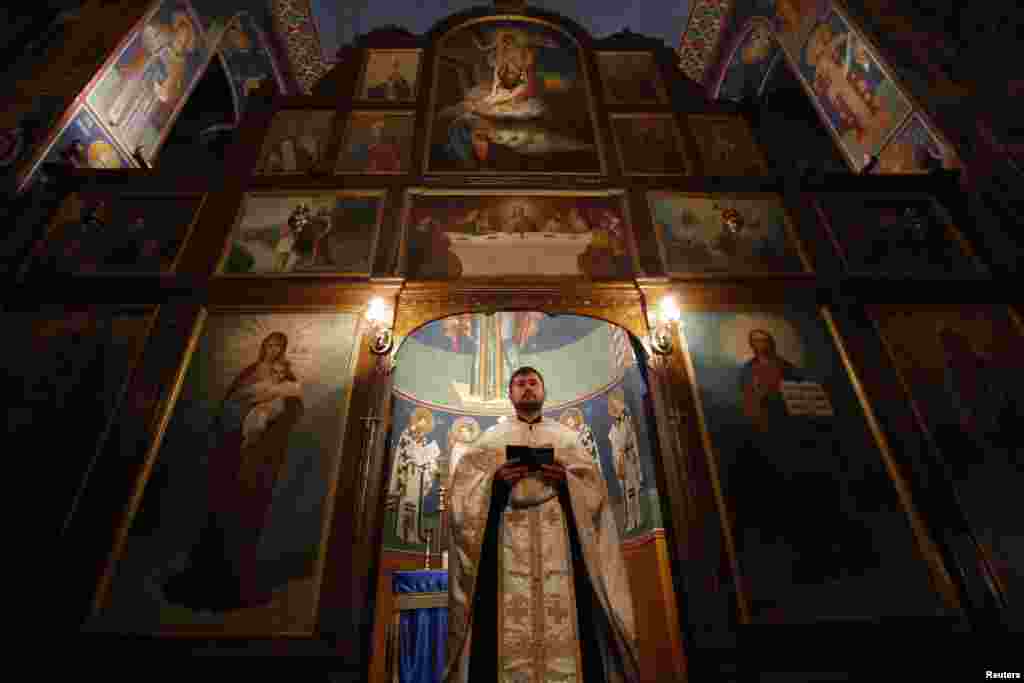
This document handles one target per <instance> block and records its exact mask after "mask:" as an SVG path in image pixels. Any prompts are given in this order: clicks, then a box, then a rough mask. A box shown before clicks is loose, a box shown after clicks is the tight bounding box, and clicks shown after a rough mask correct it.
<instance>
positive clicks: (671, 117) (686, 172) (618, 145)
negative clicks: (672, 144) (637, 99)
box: [608, 112, 694, 177]
mask: <svg viewBox="0 0 1024 683" xmlns="http://www.w3.org/2000/svg"><path fill="white" fill-rule="evenodd" d="M640 118H655V119H666V120H668V121H670V122H671V124H672V136H673V137H674V138H675V141H676V149H677V150H678V151H679V159H680V161H682V166H683V168H682V170H681V171H633V170H630V169H629V168H627V167H626V155H625V154H624V153H623V148H624V147H626V145H627V144H628V143H627V142H625V141H622V140H620V139H619V131H618V129H617V128H616V127H615V122H616V121H617V120H622V119H640ZM608 122H609V124H610V128H611V133H612V140H613V143H614V145H615V153H616V155H617V157H618V160H619V169H620V170H621V171H622V175H625V176H639V177H644V176H647V177H652V176H657V177H665V176H674V177H679V176H692V175H693V174H694V168H693V162H692V161H691V160H690V159H689V158H688V157H687V155H686V143H685V142H684V141H683V135H682V132H681V131H680V130H679V121H678V120H677V119H676V117H675V114H670V113H661V112H633V113H629V114H609V115H608Z"/></svg>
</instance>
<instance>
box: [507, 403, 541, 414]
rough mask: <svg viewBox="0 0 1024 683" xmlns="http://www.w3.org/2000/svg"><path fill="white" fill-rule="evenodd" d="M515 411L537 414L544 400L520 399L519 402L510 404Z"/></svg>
mask: <svg viewBox="0 0 1024 683" xmlns="http://www.w3.org/2000/svg"><path fill="white" fill-rule="evenodd" d="M512 405H513V406H514V407H515V409H516V412H517V413H520V414H522V415H536V414H539V413H540V411H541V409H542V408H543V407H544V401H537V400H533V401H520V402H519V403H513V404H512Z"/></svg>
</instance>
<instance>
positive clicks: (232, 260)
mask: <svg viewBox="0 0 1024 683" xmlns="http://www.w3.org/2000/svg"><path fill="white" fill-rule="evenodd" d="M384 194H385V192H383V191H345V192H324V193H320V194H316V195H304V194H296V193H267V194H250V195H246V197H245V200H244V202H243V203H242V208H241V215H240V218H239V221H238V224H237V225H236V226H235V230H234V232H233V233H232V236H231V240H230V242H229V245H228V249H227V252H226V253H225V256H224V261H223V263H222V265H221V271H220V272H221V273H223V274H232V275H240V274H252V275H259V274H274V275H280V274H283V273H330V274H332V275H339V274H348V275H363V276H367V275H369V274H370V270H371V269H372V268H373V256H374V253H375V251H376V248H377V235H378V232H379V230H380V220H381V211H382V207H383V202H382V200H383V197H384Z"/></svg>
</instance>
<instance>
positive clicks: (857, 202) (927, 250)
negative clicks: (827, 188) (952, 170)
mask: <svg viewBox="0 0 1024 683" xmlns="http://www.w3.org/2000/svg"><path fill="white" fill-rule="evenodd" d="M815 203H816V204H817V206H818V207H819V210H820V211H822V213H823V215H824V217H825V220H826V221H827V226H826V229H827V230H828V231H829V232H830V233H831V236H832V238H833V239H834V240H835V243H836V247H837V249H838V251H839V255H840V257H841V258H842V260H843V261H844V263H845V266H846V268H847V269H848V270H850V271H852V272H861V273H875V274H888V275H897V276H908V275H913V276H924V277H928V276H932V277H947V276H951V275H959V276H968V277H969V276H971V275H978V274H980V272H981V271H980V266H979V265H978V263H977V261H976V260H975V259H974V258H973V257H972V255H971V252H970V250H969V248H968V246H967V243H966V242H965V241H964V239H963V237H962V236H961V235H960V233H959V231H958V230H957V229H956V228H955V227H954V226H953V224H952V223H951V222H950V218H949V216H948V215H947V214H946V213H945V211H943V210H942V208H941V207H940V206H939V205H938V204H937V203H936V202H935V200H934V199H932V198H931V197H928V196H916V197H915V196H912V195H911V196H903V197H901V196H898V195H889V196H863V195H820V196H818V197H817V198H816V199H815Z"/></svg>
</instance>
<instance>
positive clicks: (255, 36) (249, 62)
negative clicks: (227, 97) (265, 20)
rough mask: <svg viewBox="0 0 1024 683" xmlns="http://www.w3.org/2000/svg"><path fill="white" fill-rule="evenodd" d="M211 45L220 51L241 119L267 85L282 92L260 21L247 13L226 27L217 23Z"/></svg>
mask: <svg viewBox="0 0 1024 683" xmlns="http://www.w3.org/2000/svg"><path fill="white" fill-rule="evenodd" d="M208 35H209V43H210V45H211V47H215V49H217V51H218V53H219V55H220V57H221V59H222V63H223V65H224V71H225V72H226V73H227V74H228V78H229V79H231V85H232V87H233V89H234V92H235V94H236V97H237V98H238V102H237V104H238V112H237V113H238V115H239V117H241V114H242V112H243V111H245V103H246V101H247V99H248V98H249V96H250V95H251V94H252V93H253V92H254V91H255V90H257V89H259V88H261V87H262V86H263V85H264V84H265V83H269V84H270V85H273V86H275V88H276V90H277V91H278V92H280V91H281V90H282V89H283V83H282V82H281V78H280V75H279V74H278V72H277V70H276V68H275V65H274V60H273V57H272V55H271V53H270V48H269V45H268V44H267V40H266V37H265V35H264V33H263V30H262V29H261V28H260V24H259V20H258V19H257V18H256V17H254V16H253V15H251V14H249V13H248V12H240V13H238V14H236V15H235V16H233V17H232V18H231V19H230V20H229V21H228V22H227V23H224V22H223V19H218V20H216V21H215V23H214V25H213V26H212V27H211V29H210V31H209V34H208Z"/></svg>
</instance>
